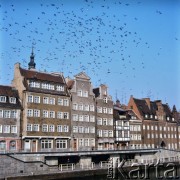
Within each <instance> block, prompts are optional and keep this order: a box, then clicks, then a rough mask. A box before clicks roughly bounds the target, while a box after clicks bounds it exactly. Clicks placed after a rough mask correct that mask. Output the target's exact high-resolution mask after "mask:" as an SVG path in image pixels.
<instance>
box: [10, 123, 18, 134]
mask: <svg viewBox="0 0 180 180" xmlns="http://www.w3.org/2000/svg"><path fill="white" fill-rule="evenodd" d="M11 133H17V126H16V125H11Z"/></svg>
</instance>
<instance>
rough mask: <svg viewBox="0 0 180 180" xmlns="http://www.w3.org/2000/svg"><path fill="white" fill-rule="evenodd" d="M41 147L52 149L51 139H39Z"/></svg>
mask: <svg viewBox="0 0 180 180" xmlns="http://www.w3.org/2000/svg"><path fill="white" fill-rule="evenodd" d="M41 148H42V149H52V148H53V141H52V140H41Z"/></svg>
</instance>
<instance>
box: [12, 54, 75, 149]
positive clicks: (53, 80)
mask: <svg viewBox="0 0 180 180" xmlns="http://www.w3.org/2000/svg"><path fill="white" fill-rule="evenodd" d="M28 65H29V70H26V69H23V68H21V67H20V64H19V63H17V64H15V66H14V79H13V81H12V84H13V86H14V87H16V89H17V90H18V93H19V97H20V99H21V103H22V107H23V112H22V116H21V117H22V122H21V132H22V145H23V149H24V150H25V151H31V152H35V151H43V150H45V151H47V150H62V149H68V148H70V139H71V137H70V135H71V134H70V129H71V121H70V116H71V115H70V95H69V92H68V89H67V85H66V82H65V79H64V77H63V75H62V74H61V73H45V72H39V71H36V69H35V65H36V64H35V62H34V54H33V52H32V54H31V56H30V62H29V64H28Z"/></svg>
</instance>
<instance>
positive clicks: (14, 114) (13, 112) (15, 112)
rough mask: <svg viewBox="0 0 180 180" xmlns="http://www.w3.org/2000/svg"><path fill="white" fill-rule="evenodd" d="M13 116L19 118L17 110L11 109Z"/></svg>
mask: <svg viewBox="0 0 180 180" xmlns="http://www.w3.org/2000/svg"><path fill="white" fill-rule="evenodd" d="M11 118H17V111H16V110H12V111H11Z"/></svg>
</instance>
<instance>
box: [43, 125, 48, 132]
mask: <svg viewBox="0 0 180 180" xmlns="http://www.w3.org/2000/svg"><path fill="white" fill-rule="evenodd" d="M42 132H48V125H47V124H43V125H42Z"/></svg>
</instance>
